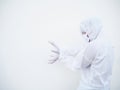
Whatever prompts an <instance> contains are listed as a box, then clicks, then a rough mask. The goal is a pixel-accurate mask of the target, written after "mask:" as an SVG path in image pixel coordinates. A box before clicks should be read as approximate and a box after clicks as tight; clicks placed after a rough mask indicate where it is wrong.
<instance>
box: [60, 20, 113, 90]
mask: <svg viewBox="0 0 120 90" xmlns="http://www.w3.org/2000/svg"><path fill="white" fill-rule="evenodd" d="M80 29H81V32H86V33H87V34H88V35H89V39H90V42H89V43H88V44H87V45H86V47H85V48H83V49H82V50H81V51H79V52H78V51H72V52H68V51H60V58H59V61H60V62H64V63H65V64H66V65H67V66H68V67H70V68H71V69H72V70H76V69H77V70H80V71H81V80H80V83H79V86H78V88H77V90H110V80H111V75H112V63H113V47H112V45H111V44H110V43H109V42H108V40H107V39H106V38H105V36H104V34H103V33H102V25H101V22H100V21H99V20H98V19H94V18H91V19H87V20H84V21H83V22H82V23H81V24H80ZM76 52H78V54H77V55H75V54H76Z"/></svg>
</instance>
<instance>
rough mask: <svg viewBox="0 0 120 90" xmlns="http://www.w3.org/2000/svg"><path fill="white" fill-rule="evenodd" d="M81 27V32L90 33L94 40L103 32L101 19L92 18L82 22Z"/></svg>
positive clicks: (91, 38)
mask: <svg viewBox="0 0 120 90" xmlns="http://www.w3.org/2000/svg"><path fill="white" fill-rule="evenodd" d="M80 29H81V32H86V33H87V34H88V35H89V39H90V40H91V41H92V40H94V39H96V38H97V36H98V34H99V33H100V32H101V29H102V24H101V21H100V20H99V19H97V18H90V19H87V20H84V21H83V22H81V24H80Z"/></svg>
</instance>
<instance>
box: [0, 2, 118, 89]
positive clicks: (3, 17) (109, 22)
mask: <svg viewBox="0 0 120 90" xmlns="http://www.w3.org/2000/svg"><path fill="white" fill-rule="evenodd" d="M91 16H98V17H99V18H100V19H102V21H103V24H104V30H105V32H106V34H107V36H108V37H109V39H110V40H111V41H112V44H113V45H114V48H115V60H114V67H113V75H112V84H111V90H120V79H119V76H120V70H119V69H120V60H119V59H120V55H119V53H120V38H119V33H120V31H119V29H120V17H119V16H120V1H119V0H99V1H98V0H0V90H75V89H76V88H77V86H78V84H79V80H80V73H79V71H78V72H77V71H76V72H73V71H71V70H69V69H68V68H66V67H65V66H64V65H63V64H61V63H58V62H57V63H56V64H53V65H49V64H48V59H49V55H50V49H51V48H52V47H51V46H50V45H49V44H48V41H49V40H52V41H54V42H55V43H56V44H58V46H59V47H61V48H67V47H72V48H76V47H79V45H80V44H81V43H82V42H83V41H82V38H81V35H80V32H79V31H80V30H79V29H80V28H79V24H80V22H81V21H82V20H83V19H84V18H88V17H91Z"/></svg>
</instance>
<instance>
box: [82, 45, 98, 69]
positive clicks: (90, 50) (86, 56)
mask: <svg viewBox="0 0 120 90" xmlns="http://www.w3.org/2000/svg"><path fill="white" fill-rule="evenodd" d="M96 54H97V49H96V47H95V45H93V44H90V45H89V46H88V47H87V48H86V49H85V51H84V53H83V57H82V59H83V60H82V62H81V67H82V68H87V67H89V66H91V64H92V61H93V60H94V59H95V57H96Z"/></svg>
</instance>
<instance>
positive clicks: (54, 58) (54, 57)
mask: <svg viewBox="0 0 120 90" xmlns="http://www.w3.org/2000/svg"><path fill="white" fill-rule="evenodd" d="M49 43H50V44H51V45H52V46H53V47H54V48H55V49H54V50H51V51H52V53H53V55H51V59H50V60H49V62H48V63H49V64H53V63H55V62H56V61H57V60H58V59H59V55H60V50H59V47H58V46H57V45H56V44H54V43H53V42H49Z"/></svg>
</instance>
